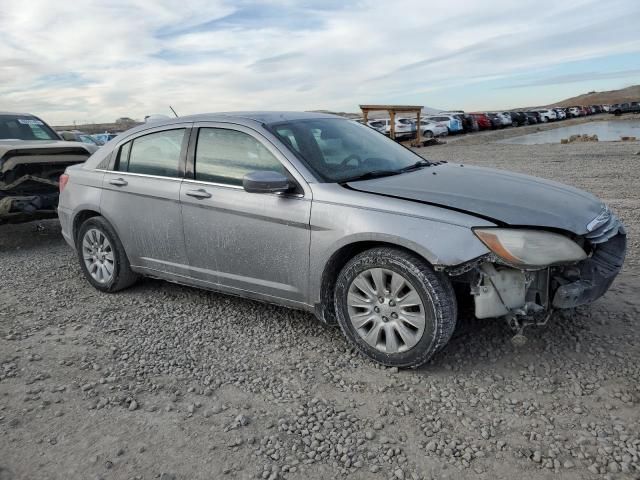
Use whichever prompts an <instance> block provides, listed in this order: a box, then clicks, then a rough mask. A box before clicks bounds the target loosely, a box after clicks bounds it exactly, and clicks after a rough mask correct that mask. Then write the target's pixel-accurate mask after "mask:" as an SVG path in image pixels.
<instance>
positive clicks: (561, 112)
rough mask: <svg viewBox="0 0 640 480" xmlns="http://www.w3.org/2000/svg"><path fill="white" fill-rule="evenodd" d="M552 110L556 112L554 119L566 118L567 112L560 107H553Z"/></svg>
mask: <svg viewBox="0 0 640 480" xmlns="http://www.w3.org/2000/svg"><path fill="white" fill-rule="evenodd" d="M553 111H554V112H556V120H564V119H565V118H567V114H566V113H564V110H563V109H561V108H554V109H553Z"/></svg>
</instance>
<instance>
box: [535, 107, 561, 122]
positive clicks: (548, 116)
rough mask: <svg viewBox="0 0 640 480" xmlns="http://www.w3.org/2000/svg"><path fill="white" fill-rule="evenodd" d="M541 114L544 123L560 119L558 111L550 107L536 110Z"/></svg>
mask: <svg viewBox="0 0 640 480" xmlns="http://www.w3.org/2000/svg"><path fill="white" fill-rule="evenodd" d="M536 112H538V113H539V114H540V118H541V119H542V122H543V123H547V122H553V121H554V120H557V119H558V116H557V115H556V112H555V111H554V110H551V109H550V108H543V109H542V110H536Z"/></svg>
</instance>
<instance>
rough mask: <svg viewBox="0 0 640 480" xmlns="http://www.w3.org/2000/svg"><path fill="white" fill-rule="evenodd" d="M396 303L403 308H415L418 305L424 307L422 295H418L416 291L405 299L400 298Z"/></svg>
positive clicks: (411, 292)
mask: <svg viewBox="0 0 640 480" xmlns="http://www.w3.org/2000/svg"><path fill="white" fill-rule="evenodd" d="M396 302H397V303H398V305H400V306H401V307H413V306H416V305H422V300H421V299H420V295H418V293H417V292H416V291H415V290H411V291H410V292H409V293H407V294H406V295H405V296H404V297H402V298H399V299H398V300H397V301H396Z"/></svg>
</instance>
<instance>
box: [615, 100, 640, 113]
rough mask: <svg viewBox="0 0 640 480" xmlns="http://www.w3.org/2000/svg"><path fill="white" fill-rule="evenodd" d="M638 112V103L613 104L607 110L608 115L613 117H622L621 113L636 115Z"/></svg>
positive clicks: (639, 109) (639, 104) (639, 110)
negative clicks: (610, 114)
mask: <svg viewBox="0 0 640 480" xmlns="http://www.w3.org/2000/svg"><path fill="white" fill-rule="evenodd" d="M638 112H640V103H639V102H626V103H615V104H613V105H611V108H610V109H609V113H612V114H614V115H622V114H623V113H638Z"/></svg>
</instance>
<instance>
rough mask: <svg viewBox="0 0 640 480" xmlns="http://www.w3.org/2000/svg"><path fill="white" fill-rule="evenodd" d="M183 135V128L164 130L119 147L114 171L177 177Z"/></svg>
mask: <svg viewBox="0 0 640 480" xmlns="http://www.w3.org/2000/svg"><path fill="white" fill-rule="evenodd" d="M184 135H185V129H184V128H181V129H177V130H165V131H162V132H156V133H150V134H149V135H144V136H142V137H138V138H136V139H134V140H133V141H131V142H127V143H125V144H124V145H123V146H122V147H120V152H119V153H118V162H117V166H116V170H118V171H120V172H130V173H142V174H145V175H158V176H161V177H177V176H178V171H179V165H180V152H181V150H182V142H183V140H184Z"/></svg>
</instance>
